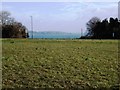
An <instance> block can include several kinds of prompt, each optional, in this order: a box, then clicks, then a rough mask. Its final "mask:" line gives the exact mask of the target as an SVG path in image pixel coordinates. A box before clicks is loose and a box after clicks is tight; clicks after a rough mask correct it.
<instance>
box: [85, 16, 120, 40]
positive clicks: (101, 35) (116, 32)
mask: <svg viewBox="0 0 120 90" xmlns="http://www.w3.org/2000/svg"><path fill="white" fill-rule="evenodd" d="M87 30H88V33H87V35H86V37H89V38H93V39H120V21H119V20H118V19H117V18H110V19H109V20H107V19H104V20H102V21H101V20H100V19H99V18H97V17H93V18H92V19H90V20H89V21H88V23H87Z"/></svg>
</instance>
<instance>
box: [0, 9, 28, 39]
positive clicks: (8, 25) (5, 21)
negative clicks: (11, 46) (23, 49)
mask: <svg viewBox="0 0 120 90" xmlns="http://www.w3.org/2000/svg"><path fill="white" fill-rule="evenodd" d="M10 15H11V14H10V13H9V12H8V11H1V12H0V22H1V24H0V27H1V28H2V30H1V32H2V37H3V38H27V37H29V35H28V32H27V28H26V27H25V26H24V25H22V23H20V22H17V21H15V19H14V18H12V17H11V16H10Z"/></svg>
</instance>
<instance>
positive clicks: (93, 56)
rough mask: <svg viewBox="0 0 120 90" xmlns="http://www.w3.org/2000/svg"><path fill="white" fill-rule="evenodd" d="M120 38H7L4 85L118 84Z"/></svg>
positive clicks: (68, 86)
mask: <svg viewBox="0 0 120 90" xmlns="http://www.w3.org/2000/svg"><path fill="white" fill-rule="evenodd" d="M118 74H119V72H118V41H117V40H51V39H33V40H32V39H3V40H2V87H3V88H67V89H68V88H69V89H70V88H79V89H85V88H114V87H117V85H118V83H119V81H118V79H119V78H118Z"/></svg>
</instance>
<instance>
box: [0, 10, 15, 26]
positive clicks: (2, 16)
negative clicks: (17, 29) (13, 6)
mask: <svg viewBox="0 0 120 90" xmlns="http://www.w3.org/2000/svg"><path fill="white" fill-rule="evenodd" d="M10 16H11V13H10V12H8V11H0V23H2V24H5V25H9V24H13V23H14V22H15V19H14V18H13V17H10Z"/></svg>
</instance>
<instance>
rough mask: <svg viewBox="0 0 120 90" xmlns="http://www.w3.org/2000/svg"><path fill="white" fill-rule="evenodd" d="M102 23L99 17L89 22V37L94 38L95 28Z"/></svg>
mask: <svg viewBox="0 0 120 90" xmlns="http://www.w3.org/2000/svg"><path fill="white" fill-rule="evenodd" d="M99 22H101V20H100V19H99V18H98V17H93V18H91V19H90V20H89V21H88V22H87V24H86V25H87V30H88V34H87V36H94V34H95V30H94V29H95V26H96V24H97V23H99Z"/></svg>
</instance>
